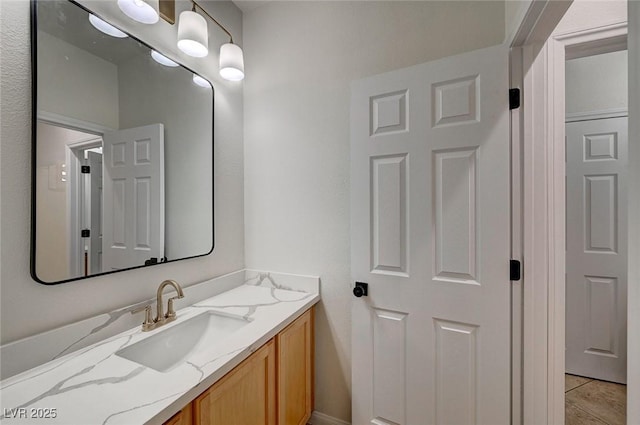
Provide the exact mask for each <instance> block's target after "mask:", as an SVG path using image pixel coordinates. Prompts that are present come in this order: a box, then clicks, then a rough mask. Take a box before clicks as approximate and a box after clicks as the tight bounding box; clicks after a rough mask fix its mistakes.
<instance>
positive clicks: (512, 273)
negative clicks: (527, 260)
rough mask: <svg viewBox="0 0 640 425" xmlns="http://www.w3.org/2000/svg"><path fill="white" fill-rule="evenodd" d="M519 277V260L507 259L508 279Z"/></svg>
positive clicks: (517, 278)
mask: <svg viewBox="0 0 640 425" xmlns="http://www.w3.org/2000/svg"><path fill="white" fill-rule="evenodd" d="M520 277H521V270H520V261H518V260H509V280H512V281H516V280H520Z"/></svg>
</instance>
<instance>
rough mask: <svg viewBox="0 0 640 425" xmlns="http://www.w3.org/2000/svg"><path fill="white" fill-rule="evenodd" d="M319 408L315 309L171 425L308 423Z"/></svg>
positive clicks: (304, 314) (297, 320)
mask: <svg viewBox="0 0 640 425" xmlns="http://www.w3.org/2000/svg"><path fill="white" fill-rule="evenodd" d="M312 409H313V307H312V308H311V309H309V310H307V311H306V312H304V313H303V314H302V315H301V316H300V317H298V318H297V319H296V320H295V321H294V322H293V323H291V324H290V325H289V326H287V327H286V328H285V329H284V330H282V331H281V332H280V333H278V335H276V336H275V337H274V338H272V339H271V340H269V342H267V343H266V344H265V345H263V346H262V347H261V348H259V349H258V351H256V352H255V353H253V354H252V355H251V356H249V357H248V358H247V359H246V360H244V361H243V362H242V363H241V364H239V365H238V366H236V367H235V368H234V369H233V370H232V371H231V372H229V373H227V374H226V375H225V376H224V377H223V378H222V379H220V380H219V381H218V382H216V383H215V384H213V385H212V386H211V387H210V388H209V389H207V390H206V391H204V392H203V393H202V394H200V395H199V396H198V397H197V398H196V399H195V400H194V401H193V402H191V403H189V404H188V405H186V406H185V407H184V408H183V409H182V410H180V412H178V413H176V414H175V415H174V416H173V417H172V418H171V419H169V420H168V421H167V422H165V425H191V424H194V425H214V424H220V425H223V424H224V425H231V424H238V425H240V424H256V425H258V424H265V425H267V424H268V425H272V424H274V425H275V424H278V425H304V424H306V423H307V421H308V420H309V418H310V417H311V411H312Z"/></svg>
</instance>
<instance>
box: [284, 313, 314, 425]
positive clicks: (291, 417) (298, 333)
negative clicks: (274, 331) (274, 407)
mask: <svg viewBox="0 0 640 425" xmlns="http://www.w3.org/2000/svg"><path fill="white" fill-rule="evenodd" d="M276 343H277V348H278V425H305V424H306V423H307V421H308V420H309V418H310V417H311V412H312V410H313V310H308V311H307V312H306V313H304V314H303V315H302V316H300V317H299V318H298V319H296V321H295V322H293V323H292V324H290V325H289V326H288V327H287V328H285V329H284V330H283V331H282V332H280V333H279V334H278V335H277V336H276Z"/></svg>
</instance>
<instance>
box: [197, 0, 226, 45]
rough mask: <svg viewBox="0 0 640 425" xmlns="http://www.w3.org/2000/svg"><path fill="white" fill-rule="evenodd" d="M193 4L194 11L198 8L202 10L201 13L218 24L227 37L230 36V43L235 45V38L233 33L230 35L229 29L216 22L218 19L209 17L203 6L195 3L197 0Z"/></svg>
mask: <svg viewBox="0 0 640 425" xmlns="http://www.w3.org/2000/svg"><path fill="white" fill-rule="evenodd" d="M191 3H193V9H194V11H195V8H196V7H197V8H198V9H200V11H201V12H202V13H204V14H205V15H207V16H208V17H209V19H211V20H212V21H213V22H215V23H216V25H218V26H219V27H220V28H221V29H222V31H224V32H226V33H227V35H228V36H229V40H230V41H231V43H232V44H233V36H232V35H231V33H230V32H229V31H227V29H226V28H225V27H224V26H222V24H221V23H220V22H218V21H216V18H214V17H213V16H211V15H209V12H207V11H206V10H204V9H203V8H202V6H200V5H199V4H198V3H196V1H195V0H191Z"/></svg>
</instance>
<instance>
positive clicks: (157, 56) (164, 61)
mask: <svg viewBox="0 0 640 425" xmlns="http://www.w3.org/2000/svg"><path fill="white" fill-rule="evenodd" d="M151 57H152V58H153V60H154V61H156V62H158V63H159V64H160V65H164V66H169V67H171V68H175V67H176V66H178V64H177V63H175V62H174V61H172V60H171V59H169V58H168V57H166V56H165V55H163V54H161V53H158V52H156V51H155V50H152V51H151Z"/></svg>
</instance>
